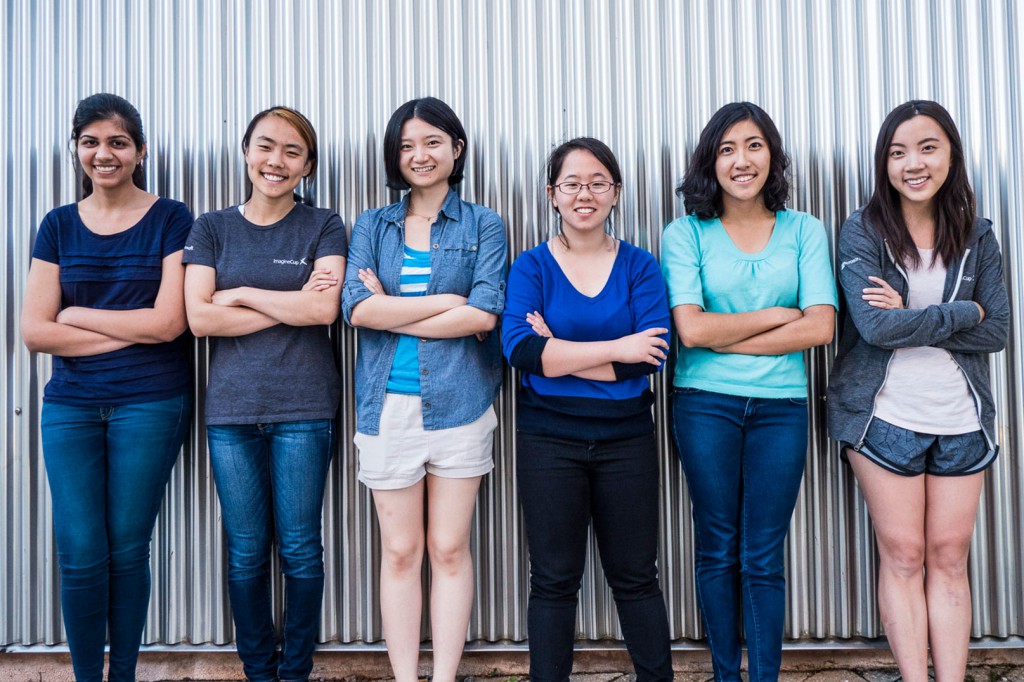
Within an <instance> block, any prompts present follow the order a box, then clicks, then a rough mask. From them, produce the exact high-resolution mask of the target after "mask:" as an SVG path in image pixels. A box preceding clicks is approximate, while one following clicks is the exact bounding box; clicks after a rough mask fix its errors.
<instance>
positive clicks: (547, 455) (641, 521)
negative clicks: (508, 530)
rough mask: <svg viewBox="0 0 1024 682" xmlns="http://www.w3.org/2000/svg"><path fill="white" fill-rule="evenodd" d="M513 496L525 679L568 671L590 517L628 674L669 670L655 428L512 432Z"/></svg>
mask: <svg viewBox="0 0 1024 682" xmlns="http://www.w3.org/2000/svg"><path fill="white" fill-rule="evenodd" d="M517 474H518V478H519V498H520V500H521V501H522V504H523V513H524V516H525V520H526V537H527V541H528V544H529V548H530V601H529V608H528V623H527V624H528V628H529V637H530V679H531V680H534V682H547V681H548V680H559V681H561V680H568V679H569V674H570V673H571V672H572V649H573V643H574V640H575V634H576V602H577V596H578V593H579V589H580V581H581V580H582V577H583V566H584V563H585V559H586V547H587V529H588V527H589V526H590V522H591V520H593V523H594V532H595V535H596V536H597V545H598V549H599V551H600V554H601V565H602V567H603V568H604V572H605V576H606V577H607V578H608V584H609V585H610V586H611V588H612V594H613V595H614V596H615V605H616V608H617V609H618V614H619V624H620V625H621V626H622V633H623V635H624V637H625V639H626V648H627V649H628V650H629V655H630V657H631V658H632V659H633V667H634V668H635V670H636V675H637V681H638V682H645V681H647V680H671V679H672V658H671V654H670V651H669V633H668V617H667V615H666V612H665V601H664V599H663V598H662V595H661V588H660V586H659V585H658V567H657V564H656V562H657V558H658V455H657V442H656V440H655V437H654V434H653V433H651V434H646V435H643V436H638V437H635V438H627V439H622V440H608V441H585V440H569V439H563V438H552V437H547V436H536V435H531V434H526V433H519V434H518V440H517Z"/></svg>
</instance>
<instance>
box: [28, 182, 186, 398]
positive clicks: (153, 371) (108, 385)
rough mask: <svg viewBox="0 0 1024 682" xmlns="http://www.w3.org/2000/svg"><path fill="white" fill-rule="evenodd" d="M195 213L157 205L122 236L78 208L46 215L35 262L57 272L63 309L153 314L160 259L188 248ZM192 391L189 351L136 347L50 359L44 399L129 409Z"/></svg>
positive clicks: (181, 344)
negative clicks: (96, 225)
mask: <svg viewBox="0 0 1024 682" xmlns="http://www.w3.org/2000/svg"><path fill="white" fill-rule="evenodd" d="M191 227H192V214H191V213H189V210H188V208H187V207H186V206H185V204H183V203H181V202H180V201H172V200H170V199H157V201H156V203H155V204H153V206H152V207H151V208H150V209H149V211H148V212H147V213H146V215H145V216H143V217H142V220H140V221H139V222H138V223H136V224H135V225H133V226H132V227H129V228H128V229H127V230H124V231H123V232H118V233H117V234H110V235H102V234H96V233H95V232H93V231H92V230H90V229H89V228H88V227H86V226H85V224H84V223H83V222H82V219H81V218H80V217H79V215H78V205H77V204H68V205H67V206H61V207H59V208H55V209H53V210H52V211H50V212H49V213H47V214H46V217H45V218H43V222H42V224H41V225H40V226H39V234H38V235H37V236H36V243H35V248H34V249H33V251H32V257H33V258H38V259H39V260H44V261H46V262H48V263H55V264H57V265H58V266H60V288H61V308H67V307H71V306H79V307H84V308H99V309H102V310H135V309H138V308H152V307H153V306H154V305H155V304H156V296H157V293H158V292H159V291H160V279H161V276H162V274H163V259H164V257H166V256H169V255H171V254H172V253H174V252H175V251H181V250H182V248H184V246H185V239H186V238H187V237H188V232H189V229H191ZM188 388H189V368H188V347H187V345H186V337H185V335H182V336H180V337H178V338H177V339H176V340H174V341H171V342H169V343H137V344H133V345H131V346H128V347H126V348H121V349H120V350H115V351H112V352H110V353H100V354H99V355H88V356H84V357H77V358H66V357H61V356H57V355H55V356H54V357H53V374H52V376H51V377H50V381H49V383H47V384H46V389H45V391H44V392H43V400H44V401H47V402H52V403H59V404H63V405H79V406H93V405H103V406H109V405H127V404H132V403H144V402H152V401H156V400H165V399H167V398H173V397H175V396H178V395H181V394H182V393H185V392H186V391H187V390H188Z"/></svg>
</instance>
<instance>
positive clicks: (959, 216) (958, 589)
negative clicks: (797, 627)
mask: <svg viewBox="0 0 1024 682" xmlns="http://www.w3.org/2000/svg"><path fill="white" fill-rule="evenodd" d="M839 282H840V285H841V287H842V290H843V294H844V296H845V301H846V311H845V319H844V321H843V324H842V328H841V330H840V341H839V351H838V354H837V357H836V364H835V368H834V370H833V372H832V376H831V378H830V381H829V390H828V406H829V410H828V417H829V433H830V435H831V436H832V437H833V438H835V439H836V440H839V441H840V443H841V447H842V453H843V456H844V457H845V458H846V459H847V460H848V461H849V463H850V465H851V466H852V468H853V471H854V474H855V475H856V477H857V480H858V482H859V483H860V486H861V488H862V489H863V491H864V496H865V499H866V500H867V504H868V511H869V512H870V514H871V520H872V523H873V525H874V528H875V536H876V539H877V542H878V554H879V568H878V570H879V576H878V605H879V610H880V612H881V615H882V622H883V624H884V626H885V632H886V634H887V636H888V638H889V644H890V646H891V647H892V650H893V654H894V655H895V657H896V661H897V663H898V664H899V667H900V672H901V673H902V676H903V679H904V680H906V681H907V682H917V681H921V682H923V681H925V680H927V679H928V648H929V645H930V646H931V652H932V662H933V664H934V669H935V680H936V682H945V681H947V680H949V681H951V680H957V682H959V681H960V680H963V679H964V671H965V668H966V665H967V645H968V641H969V638H970V629H971V598H970V587H969V584H968V580H967V554H968V550H969V548H970V540H971V533H972V531H973V529H974V520H975V516H976V515H977V510H978V500H979V497H980V494H981V487H982V479H983V476H984V473H983V472H984V470H985V469H986V468H988V467H989V466H990V465H991V464H992V462H993V461H994V460H995V457H996V454H997V451H998V447H997V445H996V441H995V430H994V414H995V410H994V407H993V401H992V391H991V382H990V380H989V370H988V360H987V354H988V353H993V352H997V351H999V350H1002V348H1003V347H1004V345H1005V344H1006V339H1007V335H1008V332H1009V318H1010V309H1009V303H1008V301H1007V295H1006V290H1005V287H1004V284H1003V276H1002V265H1001V259H1000V254H999V244H998V243H997V241H996V237H995V235H994V233H993V232H992V224H991V222H989V221H988V220H985V219H983V218H978V217H977V216H976V207H975V200H974V193H973V192H972V191H971V187H970V185H969V183H968V180H967V169H966V167H965V164H964V155H963V146H962V144H961V142H960V135H959V133H958V132H957V129H956V126H955V125H954V123H953V120H952V118H951V117H950V115H949V113H948V112H947V111H946V110H945V109H944V108H943V107H942V106H941V105H939V104H937V103H935V102H929V101H912V102H907V103H906V104H902V105H900V106H899V107H897V108H896V109H894V110H893V111H892V112H891V113H890V114H889V116H888V117H887V118H886V119H885V121H884V122H883V123H882V129H881V131H880V132H879V135H878V141H877V144H876V146H875V187H874V192H873V194H872V196H871V199H870V200H869V201H868V204H867V206H865V207H864V208H863V209H860V210H858V211H856V212H854V214H853V215H851V216H850V217H849V218H848V219H847V221H846V223H845V224H844V225H843V229H842V232H841V233H840V235H839Z"/></svg>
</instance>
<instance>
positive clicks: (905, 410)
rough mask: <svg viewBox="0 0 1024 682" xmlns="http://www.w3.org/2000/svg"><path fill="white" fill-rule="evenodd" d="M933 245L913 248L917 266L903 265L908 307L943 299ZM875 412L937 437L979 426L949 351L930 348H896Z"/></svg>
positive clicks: (939, 264)
mask: <svg viewBox="0 0 1024 682" xmlns="http://www.w3.org/2000/svg"><path fill="white" fill-rule="evenodd" d="M932 251H933V250H932V249H918V252H919V253H920V254H921V265H920V266H918V267H916V268H907V277H908V280H909V284H910V296H909V300H908V301H907V307H908V308H927V307H928V306H930V305H938V304H940V303H942V290H943V288H944V286H945V283H946V267H945V266H944V265H943V263H942V262H941V260H940V261H939V262H936V263H934V264H933V263H932ZM874 416H876V417H878V418H879V419H883V420H885V421H887V422H889V423H890V424H895V425H896V426H899V427H902V428H904V429H909V430H911V431H917V432H919V433H932V434H936V435H952V434H959V433H969V432H971V431H977V430H979V429H980V428H981V424H980V423H979V422H978V408H977V406H976V405H975V403H974V397H973V396H972V394H971V388H970V386H968V384H967V379H966V378H965V377H964V373H963V371H962V370H961V369H960V367H959V366H958V365H957V364H956V362H955V361H954V360H953V357H952V356H951V355H950V354H949V352H948V351H946V350H944V349H942V348H934V347H932V346H918V347H915V348H898V349H897V350H896V351H895V353H894V354H893V357H892V360H891V361H890V362H889V372H888V374H887V375H886V378H885V383H884V384H883V385H882V390H881V391H879V393H878V396H877V397H876V398H875V413H874Z"/></svg>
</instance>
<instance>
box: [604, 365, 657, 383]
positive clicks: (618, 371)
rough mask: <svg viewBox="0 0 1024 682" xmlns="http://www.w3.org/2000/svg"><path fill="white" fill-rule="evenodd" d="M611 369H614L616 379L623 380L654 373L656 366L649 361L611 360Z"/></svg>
mask: <svg viewBox="0 0 1024 682" xmlns="http://www.w3.org/2000/svg"><path fill="white" fill-rule="evenodd" d="M612 369H614V370H615V380H616V381H625V380H626V379H635V378H637V377H642V376H647V375H648V374H654V373H655V372H657V371H658V366H657V365H652V364H651V363H649V362H613V363H612Z"/></svg>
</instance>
